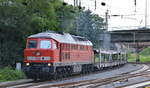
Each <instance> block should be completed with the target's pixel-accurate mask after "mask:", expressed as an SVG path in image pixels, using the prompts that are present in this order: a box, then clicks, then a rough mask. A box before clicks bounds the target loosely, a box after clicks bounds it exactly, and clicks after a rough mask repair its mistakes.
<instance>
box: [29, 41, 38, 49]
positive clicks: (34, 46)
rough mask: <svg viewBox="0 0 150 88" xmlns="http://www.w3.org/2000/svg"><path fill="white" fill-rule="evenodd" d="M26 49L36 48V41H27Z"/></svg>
mask: <svg viewBox="0 0 150 88" xmlns="http://www.w3.org/2000/svg"><path fill="white" fill-rule="evenodd" d="M28 48H37V41H36V40H29V42H28Z"/></svg>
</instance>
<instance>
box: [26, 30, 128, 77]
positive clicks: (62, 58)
mask: <svg viewBox="0 0 150 88" xmlns="http://www.w3.org/2000/svg"><path fill="white" fill-rule="evenodd" d="M92 46H93V45H92V43H91V42H90V41H89V40H88V39H86V38H84V37H80V36H75V35H71V34H69V33H56V32H42V33H38V34H35V35H31V36H29V37H28V38H27V44H26V49H25V50H24V63H25V65H24V72H25V73H26V75H27V77H28V78H32V79H51V78H52V77H62V76H63V77H65V76H69V75H72V74H77V73H88V72H91V71H94V70H100V69H102V68H106V67H112V66H118V65H122V64H125V63H126V59H127V58H126V57H127V56H126V53H125V52H114V51H104V50H99V54H97V55H94V51H93V47H92Z"/></svg>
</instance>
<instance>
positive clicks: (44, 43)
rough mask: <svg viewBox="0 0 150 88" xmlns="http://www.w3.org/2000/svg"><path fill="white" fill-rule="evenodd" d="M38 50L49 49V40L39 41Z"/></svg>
mask: <svg viewBox="0 0 150 88" xmlns="http://www.w3.org/2000/svg"><path fill="white" fill-rule="evenodd" d="M40 48H43V49H49V48H51V42H50V41H49V40H41V41H40Z"/></svg>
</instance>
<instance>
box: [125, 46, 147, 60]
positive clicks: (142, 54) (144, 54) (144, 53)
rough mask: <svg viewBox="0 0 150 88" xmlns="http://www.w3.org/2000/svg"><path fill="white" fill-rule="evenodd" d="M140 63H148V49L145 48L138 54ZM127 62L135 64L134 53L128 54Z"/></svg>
mask: <svg viewBox="0 0 150 88" xmlns="http://www.w3.org/2000/svg"><path fill="white" fill-rule="evenodd" d="M139 54H140V62H150V48H146V49H144V50H143V51H141V52H140V53H139ZM128 61H129V62H135V61H136V54H135V53H129V54H128Z"/></svg>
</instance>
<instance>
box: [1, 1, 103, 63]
mask: <svg viewBox="0 0 150 88" xmlns="http://www.w3.org/2000/svg"><path fill="white" fill-rule="evenodd" d="M102 28H103V20H102V19H101V18H100V17H98V16H97V15H94V14H92V13H91V12H90V11H89V10H88V11H85V10H84V9H83V8H82V9H78V7H73V6H71V5H67V4H66V3H63V2H62V1H61V0H0V66H7V65H14V64H15V63H16V62H17V61H22V59H23V49H24V48H25V42H26V37H27V36H28V35H31V34H35V33H38V32H42V31H47V30H54V31H59V32H60V31H61V32H70V33H73V34H77V35H81V36H85V37H87V38H88V39H90V40H92V42H94V45H96V44H97V45H98V37H99V33H100V29H102Z"/></svg>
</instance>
